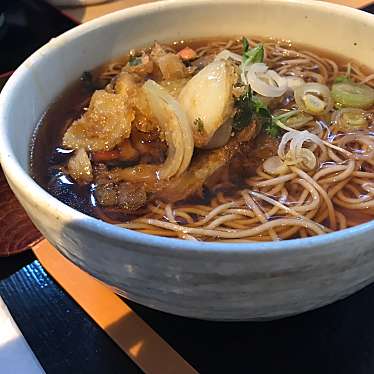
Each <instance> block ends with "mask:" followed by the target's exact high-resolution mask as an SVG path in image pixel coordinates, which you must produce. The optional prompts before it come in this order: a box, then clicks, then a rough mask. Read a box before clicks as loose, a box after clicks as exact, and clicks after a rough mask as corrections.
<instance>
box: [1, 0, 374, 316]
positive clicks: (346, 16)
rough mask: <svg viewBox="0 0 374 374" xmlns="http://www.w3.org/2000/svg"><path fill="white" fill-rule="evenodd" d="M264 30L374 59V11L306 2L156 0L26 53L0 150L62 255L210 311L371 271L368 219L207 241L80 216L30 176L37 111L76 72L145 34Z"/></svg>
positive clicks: (263, 306)
mask: <svg viewBox="0 0 374 374" xmlns="http://www.w3.org/2000/svg"><path fill="white" fill-rule="evenodd" d="M218 34H219V35H221V36H232V35H241V34H244V35H262V36H274V37H277V38H284V39H291V40H293V41H295V42H299V43H306V44H308V45H311V46H315V47H320V48H325V49H327V50H330V51H334V52H335V53H339V54H343V55H347V54H348V55H350V56H351V57H354V58H355V59H356V60H357V61H358V62H361V63H363V64H365V65H369V66H370V65H371V66H373V61H374V47H373V35H374V16H373V15H370V14H367V13H364V12H360V11H357V10H354V9H351V8H346V7H341V6H337V5H333V4H329V3H326V2H321V1H306V0H268V1H263V0H185V1H183V0H178V1H160V2H155V3H150V4H146V5H143V6H139V7H133V8H129V9H126V10H123V11H119V12H115V13H111V14H109V15H107V16H104V17H101V18H98V19H96V20H94V21H90V22H88V23H86V24H83V25H81V26H78V27H76V28H74V29H72V30H70V31H68V32H67V33H65V34H63V35H61V36H59V37H58V38H56V39H53V40H52V41H51V42H50V43H48V44H47V45H46V46H44V47H43V48H42V49H40V50H39V51H37V52H36V53H35V54H33V56H32V57H30V58H29V59H28V60H27V61H25V62H24V63H23V64H22V66H21V67H20V68H18V69H17V71H16V72H15V73H14V74H13V75H12V77H11V78H10V79H9V81H8V82H7V84H6V85H5V87H4V89H3V90H2V92H1V95H0V134H1V136H0V159H1V163H2V166H3V169H4V173H5V174H6V176H7V178H8V181H9V184H10V186H11V188H12V189H13V191H14V192H15V194H16V195H17V198H18V199H19V201H20V202H21V204H22V205H23V206H24V208H25V209H26V211H27V212H28V214H29V215H30V217H31V219H32V220H33V222H34V223H35V225H36V227H37V228H38V229H39V230H40V231H41V232H42V233H43V234H44V236H45V237H46V238H47V239H48V240H49V241H50V242H51V243H52V244H53V245H54V246H55V247H56V248H57V249H59V250H60V251H61V252H62V253H63V254H64V255H65V256H66V257H68V258H69V259H71V260H72V261H73V262H74V263H76V264H77V265H78V266H80V267H81V268H83V269H85V270H87V271H88V272H89V273H91V274H93V275H94V276H96V277H97V278H99V279H101V280H102V281H104V282H106V283H107V284H109V285H112V286H114V287H115V288H116V289H117V290H120V291H121V293H122V294H123V295H125V296H126V297H128V298H130V299H132V300H134V301H137V302H139V303H141V304H144V305H147V306H149V307H153V308H156V309H160V310H163V311H167V312H170V313H174V314H180V315H185V316H189V317H195V318H205V319H218V320H246V319H270V318H277V317H282V316H286V315H291V314H295V313H301V312H303V311H306V310H310V309H313V308H316V307H319V306H322V305H325V304H328V303H331V302H333V301H335V300H337V299H339V298H342V297H345V296H348V295H349V294H351V293H353V292H355V291H357V290H359V289H360V288H362V287H364V286H365V285H367V284H369V283H371V282H372V281H373V280H374V271H373V269H374V250H373V237H374V221H371V222H369V223H367V224H363V225H359V226H356V227H354V228H349V229H346V230H341V231H338V232H334V233H331V234H326V235H321V236H317V237H313V238H307V239H295V240H286V241H280V242H268V243H246V244H243V243H238V244H227V243H204V242H193V241H182V240H177V239H170V238H161V237H157V236H151V235H146V234H142V233H138V232H135V231H131V230H126V229H123V228H119V227H117V226H115V225H110V224H107V223H104V222H103V221H100V220H97V219H94V218H92V217H88V216H86V215H84V214H82V213H80V212H78V211H76V210H74V209H72V208H70V207H68V206H67V205H64V204H63V203H61V202H60V201H58V200H57V199H55V198H53V197H52V196H51V195H49V194H48V193H47V192H46V191H45V190H43V189H42V188H41V187H39V186H38V185H37V184H36V183H35V181H34V180H33V179H32V178H31V177H30V176H29V175H28V158H29V157H28V156H29V144H30V138H31V135H32V132H33V130H34V128H35V126H36V124H37V122H38V121H39V119H40V116H41V115H42V114H43V113H44V112H45V110H46V109H47V108H48V106H49V104H50V103H51V102H53V100H54V99H55V98H56V96H57V95H59V94H60V93H61V92H62V91H63V89H64V88H65V87H66V86H67V85H68V84H69V83H70V82H72V81H74V80H76V79H78V77H79V76H80V74H82V72H83V71H84V70H89V69H92V68H94V67H96V66H97V65H99V64H101V63H103V62H105V61H108V60H110V59H111V58H113V57H117V56H120V55H121V54H123V53H124V52H126V50H129V49H131V48H135V47H139V46H144V45H146V44H148V45H149V44H150V43H152V42H153V40H154V39H155V38H157V39H158V40H159V41H166V40H177V39H181V38H194V37H211V36H217V35H218Z"/></svg>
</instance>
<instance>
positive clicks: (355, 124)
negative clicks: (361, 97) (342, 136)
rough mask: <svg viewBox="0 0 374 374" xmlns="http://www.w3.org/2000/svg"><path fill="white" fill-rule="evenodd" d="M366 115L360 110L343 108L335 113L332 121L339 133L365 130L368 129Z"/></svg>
mask: <svg viewBox="0 0 374 374" xmlns="http://www.w3.org/2000/svg"><path fill="white" fill-rule="evenodd" d="M365 113H366V112H365V111H364V110H362V109H358V108H343V109H340V110H337V111H336V112H334V114H333V116H332V120H331V121H332V123H333V124H334V125H335V127H336V130H338V131H343V132H349V131H356V130H364V129H366V128H367V127H368V121H367V119H366V118H365Z"/></svg>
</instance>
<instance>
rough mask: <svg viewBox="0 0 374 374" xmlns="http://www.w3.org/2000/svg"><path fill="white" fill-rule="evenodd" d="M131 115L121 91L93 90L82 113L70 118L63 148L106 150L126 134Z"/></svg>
mask: <svg viewBox="0 0 374 374" xmlns="http://www.w3.org/2000/svg"><path fill="white" fill-rule="evenodd" d="M134 117H135V115H134V110H133V109H132V108H131V107H129V106H128V105H127V104H126V102H125V100H124V99H123V96H122V95H117V94H114V93H109V92H106V91H104V90H98V91H95V93H94V94H93V95H92V98H91V102H90V106H89V108H88V110H87V112H86V113H84V114H83V116H82V117H81V118H80V119H78V120H77V121H74V122H73V124H72V125H71V126H70V127H69V128H68V129H67V131H66V133H65V134H64V137H63V145H64V147H67V148H73V149H78V148H84V149H86V150H91V151H104V150H105V151H107V150H110V149H112V148H114V147H115V146H116V145H117V144H119V143H120V142H121V141H122V140H123V139H126V138H128V137H129V136H130V132H131V122H132V121H133V119H134Z"/></svg>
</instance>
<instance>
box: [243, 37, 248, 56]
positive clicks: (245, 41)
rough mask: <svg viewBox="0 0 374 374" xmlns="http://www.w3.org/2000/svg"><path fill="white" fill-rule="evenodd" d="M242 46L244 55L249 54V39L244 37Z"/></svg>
mask: <svg viewBox="0 0 374 374" xmlns="http://www.w3.org/2000/svg"><path fill="white" fill-rule="evenodd" d="M242 45H243V54H244V53H246V52H248V50H249V42H248V39H247V38H246V37H245V36H243V37H242Z"/></svg>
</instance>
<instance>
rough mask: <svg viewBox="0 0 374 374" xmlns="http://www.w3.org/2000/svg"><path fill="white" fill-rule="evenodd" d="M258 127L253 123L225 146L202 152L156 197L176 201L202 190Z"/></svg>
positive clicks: (251, 136)
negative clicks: (208, 180)
mask: <svg viewBox="0 0 374 374" xmlns="http://www.w3.org/2000/svg"><path fill="white" fill-rule="evenodd" d="M256 127H257V126H256V123H252V124H251V125H249V126H248V127H246V128H245V129H244V130H242V131H241V132H240V133H239V134H237V135H235V136H234V137H232V138H231V139H230V141H229V142H228V143H227V144H226V145H225V146H224V147H222V148H218V149H215V150H213V151H208V152H202V153H201V154H200V155H198V156H197V157H195V158H194V159H193V161H192V163H191V165H190V167H189V168H188V170H187V171H186V172H185V173H184V174H182V175H181V176H180V177H179V178H175V179H174V180H171V181H170V182H169V183H168V184H167V185H164V186H163V188H162V189H160V190H159V191H158V192H156V194H155V197H156V198H159V199H165V200H166V201H170V202H175V201H179V200H183V199H186V198H187V197H189V196H190V195H192V194H193V193H194V192H195V191H198V190H200V189H201V188H202V187H203V185H204V183H205V181H206V180H207V179H208V178H209V177H210V176H211V175H213V174H214V173H215V172H216V171H217V170H219V169H220V168H222V167H224V166H225V165H226V164H227V163H228V162H230V160H231V159H232V158H233V157H234V155H235V154H236V153H237V152H239V151H240V149H241V147H242V146H243V145H244V144H246V143H247V142H249V141H250V140H251V139H253V137H254V136H255V134H256V131H257V128H256Z"/></svg>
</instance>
